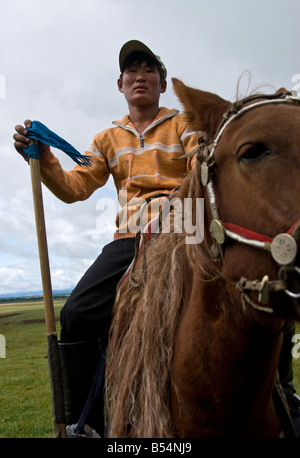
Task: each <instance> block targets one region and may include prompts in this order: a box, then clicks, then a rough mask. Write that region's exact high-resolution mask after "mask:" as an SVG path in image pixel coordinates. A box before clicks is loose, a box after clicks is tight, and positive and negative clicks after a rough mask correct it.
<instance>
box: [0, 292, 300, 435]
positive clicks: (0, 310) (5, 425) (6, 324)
mask: <svg viewBox="0 0 300 458" xmlns="http://www.w3.org/2000/svg"><path fill="white" fill-rule="evenodd" d="M63 302H64V301H57V302H55V314H56V318H57V333H58V335H59V330H60V327H59V321H58V316H59V311H60V308H61V307H62V305H63ZM296 333H297V334H299V339H298V340H297V342H296V344H297V343H298V345H299V342H300V325H299V324H298V325H297V329H296ZM0 334H3V335H4V336H5V338H6V358H1V359H0V438H51V437H52V407H51V392H50V383H49V373H48V359H47V340H46V329H45V322H44V306H43V304H42V303H33V302H32V303H30V302H28V303H21V304H11V305H5V306H3V305H0ZM297 354H299V356H300V350H298V352H297ZM294 383H295V386H296V389H297V392H298V394H300V357H299V358H295V359H294Z"/></svg>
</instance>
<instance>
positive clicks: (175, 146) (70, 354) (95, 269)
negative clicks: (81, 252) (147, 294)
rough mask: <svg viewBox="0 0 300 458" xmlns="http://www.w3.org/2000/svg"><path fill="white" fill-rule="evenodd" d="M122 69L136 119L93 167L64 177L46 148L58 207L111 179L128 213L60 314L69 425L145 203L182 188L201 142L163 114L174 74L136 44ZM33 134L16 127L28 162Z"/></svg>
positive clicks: (99, 140) (101, 141)
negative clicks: (162, 98)
mask: <svg viewBox="0 0 300 458" xmlns="http://www.w3.org/2000/svg"><path fill="white" fill-rule="evenodd" d="M119 64H120V71H121V74H120V77H119V79H118V89H119V91H120V92H121V93H123V94H124V96H125V99H126V101H127V104H128V111H129V114H128V115H126V116H124V118H123V119H121V120H120V121H114V123H113V124H114V127H112V128H109V129H106V130H104V131H103V132H100V133H98V134H96V135H95V137H94V140H93V142H92V144H91V145H90V146H89V147H88V148H87V150H86V152H85V154H87V155H89V156H91V157H92V163H91V167H80V166H78V165H77V166H75V167H74V169H73V170H71V171H65V170H63V169H62V167H61V165H60V163H59V161H58V159H57V158H56V157H55V156H54V155H53V153H52V152H51V151H50V147H49V146H47V145H44V144H40V145H39V146H40V151H41V158H40V168H41V177H42V181H43V183H44V184H45V185H46V186H47V187H48V188H49V189H50V190H51V191H52V192H53V193H54V194H55V195H56V196H57V197H58V198H59V199H61V200H63V201H65V202H68V203H71V202H75V201H78V200H85V199H87V198H88V197H89V196H90V195H91V194H92V193H93V192H94V191H95V190H97V189H98V188H99V187H101V186H104V185H105V183H106V182H107V180H108V177H109V175H110V174H111V175H112V176H113V178H114V182H115V185H116V188H117V192H118V196H119V201H120V203H121V205H122V206H123V208H122V210H121V212H120V213H119V215H118V216H117V220H116V224H117V230H116V233H115V235H114V241H113V242H111V243H110V244H108V245H107V246H105V247H104V249H103V251H102V253H101V254H100V256H99V257H98V258H97V259H96V261H95V262H94V264H93V265H92V266H91V267H90V268H89V269H88V271H87V272H86V273H85V274H84V276H83V277H82V279H81V280H80V281H79V283H78V285H77V286H76V287H75V289H74V290H73V292H72V293H71V295H70V297H69V299H68V300H67V302H66V304H65V306H64V307H63V309H62V311H61V341H60V344H59V345H60V352H61V358H62V365H63V368H62V369H63V372H64V374H63V375H64V379H65V381H66V383H65V396H66V399H65V402H66V415H67V424H70V423H76V422H77V421H78V418H79V415H80V413H81V411H82V408H83V406H84V403H85V401H86V398H87V395H88V392H89V389H90V386H91V381H92V378H93V375H94V372H95V367H96V365H97V360H98V358H99V342H98V341H99V339H104V340H106V338H107V334H108V330H109V325H110V313H111V308H112V306H113V303H114V299H115V292H116V287H117V284H118V282H119V280H120V279H121V277H122V276H123V274H124V273H125V271H126V270H127V268H128V266H129V264H130V262H131V261H132V259H133V256H134V253H135V235H136V232H137V230H139V225H138V224H137V210H138V207H139V203H140V202H141V199H148V198H150V197H151V196H153V198H154V199H155V196H156V195H158V194H161V193H164V194H166V195H168V194H170V192H171V191H172V190H173V189H174V188H176V187H177V186H179V185H180V184H181V183H182V181H183V178H184V176H185V175H186V173H187V171H188V170H189V169H190V167H191V163H190V160H189V159H188V160H187V159H181V160H174V159H178V158H179V157H180V156H181V155H183V154H184V153H187V152H189V151H191V150H192V149H193V148H195V146H196V145H197V142H198V137H199V133H197V132H192V131H190V130H189V129H188V126H187V125H186V124H185V122H184V118H183V116H182V115H180V114H179V112H178V111H177V110H170V109H167V108H164V107H160V106H159V100H160V94H162V93H164V92H165V91H166V87H167V82H166V76H167V70H166V68H165V66H164V64H163V63H162V61H161V60H160V58H159V57H158V56H157V55H155V54H154V53H153V52H152V51H151V50H150V49H149V48H148V47H147V46H145V45H144V44H143V43H141V42H139V41H136V40H132V41H129V42H127V43H125V44H124V46H123V47H122V49H121V51H120V55H119ZM30 126H31V121H29V120H27V121H25V128H24V127H23V126H21V125H18V126H16V131H17V133H16V134H15V135H14V139H15V148H16V149H17V151H18V152H19V153H20V154H22V155H23V157H25V158H26V159H27V156H26V154H24V149H25V148H26V147H27V144H28V138H27V137H26V134H27V131H26V127H27V128H30ZM25 153H26V149H25ZM150 205H151V204H150ZM150 213H151V216H153V212H150ZM91 421H92V422H93V420H91Z"/></svg>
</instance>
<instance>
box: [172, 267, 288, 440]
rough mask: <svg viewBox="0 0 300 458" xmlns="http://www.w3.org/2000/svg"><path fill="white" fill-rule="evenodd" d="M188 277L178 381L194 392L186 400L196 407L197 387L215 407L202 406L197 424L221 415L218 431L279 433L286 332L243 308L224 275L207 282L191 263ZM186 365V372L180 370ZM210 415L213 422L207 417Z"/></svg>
mask: <svg viewBox="0 0 300 458" xmlns="http://www.w3.org/2000/svg"><path fill="white" fill-rule="evenodd" d="M185 277H186V278H185V285H186V286H185V287H184V300H183V309H182V315H181V320H180V325H179V331H178V334H177V338H176V352H177V357H176V359H175V360H174V361H175V363H174V376H175V382H176V384H177V383H178V381H179V389H181V386H180V385H183V386H184V390H185V391H186V392H187V393H189V394H188V395H187V397H188V398H189V401H187V402H190V403H191V405H193V404H195V391H194V387H195V386H198V390H199V393H201V392H203V393H206V395H207V393H209V395H210V396H211V400H210V401H211V403H212V404H211V408H210V409H209V411H210V412H211V414H210V413H209V412H207V411H205V412H204V411H201V407H199V411H198V412H196V417H197V420H196V421H195V423H198V422H199V421H201V420H200V419H201V418H202V416H204V417H203V418H205V419H206V420H205V421H208V422H209V421H211V424H212V425H215V424H217V423H216V422H215V418H214V416H215V415H214V413H213V412H216V411H217V412H219V414H220V417H219V418H220V422H221V421H223V420H224V424H223V425H219V429H223V430H225V429H226V428H228V429H231V430H233V429H235V428H240V429H243V432H242V434H246V435H247V434H249V435H251V434H259V433H260V432H259V431H260V430H263V431H264V433H265V432H266V429H268V427H269V428H270V429H271V430H272V431H270V434H274V429H275V430H276V428H278V424H277V423H276V422H275V423H276V424H274V406H273V403H272V390H273V385H274V380H275V378H276V374H277V367H278V359H279V353H280V348H281V341H282V334H281V333H280V332H278V329H279V328H280V327H281V326H282V320H279V319H277V320H276V319H275V321H274V318H270V317H267V316H264V315H261V314H260V313H262V312H257V311H253V310H252V309H251V310H250V309H246V310H244V309H243V307H242V304H241V299H240V297H239V294H237V292H236V291H234V290H233V287H232V286H231V285H230V284H229V283H227V282H226V281H225V280H224V279H223V278H222V276H220V277H217V278H210V279H209V278H207V277H206V278H205V275H203V272H202V271H200V270H199V269H195V266H194V265H191V264H189V265H188V266H187V268H186V270H185ZM187 336H188V338H187ZM191 342H192V343H193V344H192V346H191ZM178 361H179V362H178ZM180 361H181V362H180ZM182 361H184V362H185V363H184V367H185V369H184V370H183V368H182V367H181V368H180V366H181V364H182ZM177 364H178V366H179V367H176V365H177ZM187 371H188V373H189V378H190V386H189V387H187V386H186V382H185V381H184V380H181V375H180V374H182V373H184V375H186V372H187ZM177 377H178V379H179V380H178V379H177ZM180 380H181V381H180ZM204 405H206V403H205V404H204ZM199 406H201V402H200V403H199ZM241 406H242V407H241ZM241 408H242V412H241ZM193 410H195V409H193ZM205 410H207V405H206V408H205ZM210 416H211V419H210V418H207V417H210ZM275 417H276V416H275ZM236 418H239V421H238V423H236ZM203 421H204V420H203ZM204 423H205V422H204ZM262 425H263V426H262ZM199 429H201V428H199Z"/></svg>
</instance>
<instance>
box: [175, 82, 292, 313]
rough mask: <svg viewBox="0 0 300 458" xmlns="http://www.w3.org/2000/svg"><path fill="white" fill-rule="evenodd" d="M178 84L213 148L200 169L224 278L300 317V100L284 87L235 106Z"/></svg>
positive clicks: (246, 294) (264, 306) (273, 308)
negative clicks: (299, 248) (273, 92)
mask: <svg viewBox="0 0 300 458" xmlns="http://www.w3.org/2000/svg"><path fill="white" fill-rule="evenodd" d="M173 85H174V90H175V92H176V94H177V96H178V98H179V99H180V101H181V102H182V103H183V105H184V109H185V114H186V116H187V120H188V123H189V125H190V126H191V128H193V129H197V130H199V129H201V130H203V131H205V133H206V141H207V145H209V146H210V148H209V147H206V148H204V151H205V154H203V148H202V152H201V151H199V152H198V164H197V167H196V168H195V169H196V170H195V173H196V174H198V176H199V180H202V185H203V186H204V187H206V188H207V195H208V200H209V201H210V213H211V217H210V222H209V223H210V228H209V233H210V234H209V235H208V237H210V236H211V237H212V239H213V245H214V247H215V248H216V247H217V254H218V256H219V258H220V257H222V265H223V268H222V276H223V277H224V278H225V279H227V280H228V281H230V282H231V283H233V284H235V285H236V286H237V289H238V290H239V291H241V292H242V296H243V298H245V299H247V301H248V303H251V304H252V305H255V304H257V307H256V308H258V309H260V310H264V311H266V312H269V313H274V312H275V314H277V315H281V316H288V317H293V318H297V319H299V317H300V308H299V299H300V294H299V291H300V288H299V281H300V269H299V266H300V256H299V250H298V247H299V228H300V109H299V104H300V100H299V99H298V98H296V97H293V96H292V95H291V94H290V93H288V92H287V91H286V90H285V89H280V90H279V91H277V92H276V93H275V94H272V95H263V94H261V95H259V94H258V95H253V96H250V97H248V98H246V99H244V100H241V101H238V102H236V103H234V104H232V103H231V102H228V101H226V100H224V99H222V98H220V97H219V96H218V95H215V94H212V93H210V92H205V91H200V90H197V89H193V88H189V87H187V86H185V85H184V84H183V83H182V82H181V81H179V80H177V79H173ZM200 147H201V144H200V146H199V148H200ZM200 177H201V178H200ZM252 290H254V291H255V293H253V292H251V291H252ZM275 291H276V293H277V292H279V294H273V293H274V292H275ZM270 296H272V304H271V305H270V299H269V298H270ZM251 297H252V298H251Z"/></svg>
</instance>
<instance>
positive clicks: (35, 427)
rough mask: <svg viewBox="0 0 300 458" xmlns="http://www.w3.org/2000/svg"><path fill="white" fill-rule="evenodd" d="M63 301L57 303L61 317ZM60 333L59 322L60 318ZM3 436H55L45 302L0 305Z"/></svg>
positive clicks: (0, 424) (0, 418)
mask: <svg viewBox="0 0 300 458" xmlns="http://www.w3.org/2000/svg"><path fill="white" fill-rule="evenodd" d="M62 305H63V301H61V302H56V303H55V314H56V317H57V318H58V315H59V310H60V308H61V307H62ZM57 331H58V332H59V322H58V321H57ZM0 334H3V335H4V336H5V338H6V358H1V359H0V409H1V415H0V438H50V437H52V406H51V391H50V382H49V371H48V358H47V339H46V328H45V321H44V306H43V304H42V303H27V304H26V303H25V304H24V303H21V304H15V305H8V306H0Z"/></svg>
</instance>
